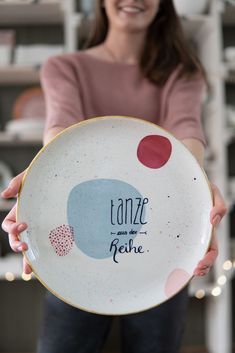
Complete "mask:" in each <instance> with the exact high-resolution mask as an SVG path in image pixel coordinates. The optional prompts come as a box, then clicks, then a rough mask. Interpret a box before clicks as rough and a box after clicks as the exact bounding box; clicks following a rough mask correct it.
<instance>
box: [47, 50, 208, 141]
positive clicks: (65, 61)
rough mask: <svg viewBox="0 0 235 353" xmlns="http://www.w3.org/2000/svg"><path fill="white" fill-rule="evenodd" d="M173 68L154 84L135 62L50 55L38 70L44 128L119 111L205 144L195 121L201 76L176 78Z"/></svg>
mask: <svg viewBox="0 0 235 353" xmlns="http://www.w3.org/2000/svg"><path fill="white" fill-rule="evenodd" d="M178 71H179V70H178V69H176V70H175V71H174V72H173V73H172V74H171V76H170V77H169V78H168V80H167V82H166V83H165V85H164V86H163V87H158V86H157V85H155V84H153V83H151V82H150V81H149V80H148V79H147V78H145V77H144V76H143V74H142V73H141V71H140V69H139V66H138V65H137V64H122V63H114V62H108V61H105V60H102V59H97V58H95V57H93V56H90V55H89V54H87V53H86V52H83V51H78V52H75V53H72V54H64V55H60V56H56V57H51V58H50V59H49V60H47V62H46V63H45V64H44V65H43V67H42V69H41V82H42V87H43V90H44V93H45V97H46V108H47V119H46V131H47V130H48V129H50V128H52V127H54V126H62V127H68V126H70V125H72V124H75V123H77V122H79V121H81V120H83V119H90V118H92V117H97V116H104V115H124V116H132V117H137V118H141V119H144V120H148V121H151V122H153V123H156V124H158V125H160V126H162V127H163V128H165V129H166V130H168V131H169V132H171V133H172V134H173V135H174V136H175V137H176V138H178V139H184V138H190V137H192V138H196V139H199V140H200V141H202V142H203V144H204V145H205V137H204V134H203V131H202V127H201V121H200V120H201V119H200V118H201V102H202V93H203V90H204V86H205V84H204V81H203V79H202V78H201V77H200V78H197V79H193V80H187V79H185V78H178V77H177V76H178Z"/></svg>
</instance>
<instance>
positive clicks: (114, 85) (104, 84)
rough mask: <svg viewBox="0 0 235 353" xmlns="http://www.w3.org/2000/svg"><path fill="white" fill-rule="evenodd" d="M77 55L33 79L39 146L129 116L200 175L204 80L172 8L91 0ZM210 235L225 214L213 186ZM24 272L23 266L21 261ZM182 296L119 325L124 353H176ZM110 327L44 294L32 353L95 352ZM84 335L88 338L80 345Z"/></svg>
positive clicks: (7, 225)
mask: <svg viewBox="0 0 235 353" xmlns="http://www.w3.org/2000/svg"><path fill="white" fill-rule="evenodd" d="M89 46H90V48H89V49H86V50H84V51H80V52H76V53H72V54H65V55H62V56H57V57H52V58H50V59H49V60H48V61H47V62H46V63H45V64H44V66H43V68H42V71H41V82H42V86H43V88H44V92H45V98H46V105H47V120H46V128H45V134H44V143H47V142H49V141H50V140H51V139H52V138H53V137H54V136H55V135H57V134H58V133H59V132H60V131H62V130H63V129H64V128H66V127H68V126H70V125H72V124H74V123H77V122H79V121H81V120H83V119H88V118H92V117H95V116H104V115H126V116H127V115H129V116H134V117H137V118H142V119H146V120H149V121H152V122H154V123H157V124H159V125H161V126H162V127H164V128H165V129H167V130H169V131H170V132H171V133H172V134H174V135H175V136H176V137H177V138H178V139H180V140H181V141H182V142H183V143H184V144H185V145H186V147H187V148H188V149H189V150H190V151H191V152H192V153H193V154H194V155H195V157H196V158H197V159H198V161H199V163H200V164H201V165H203V157H204V146H205V139H204V135H203V132H202V129H201V124H200V108H201V99H202V93H203V90H204V87H205V75H204V72H203V69H202V67H201V65H200V63H199V61H198V60H197V59H196V58H195V57H194V55H193V54H192V53H191V52H190V50H189V48H188V47H187V46H186V44H185V40H184V38H183V34H182V30H181V27H180V22H179V19H178V18H177V15H176V13H175V9H174V6H173V3H172V0H162V1H160V0H139V1H138V0H104V1H102V0H97V1H96V21H95V28H94V32H93V35H92V38H91V40H90V44H89ZM23 174H24V172H23V173H21V174H20V175H18V176H17V177H16V178H14V179H13V180H12V182H11V183H10V185H9V187H8V188H7V189H6V190H5V191H4V192H3V193H2V196H3V197H13V196H15V195H17V193H18V190H19V187H20V184H21V180H22V176H23ZM212 190H213V194H214V200H215V206H214V208H213V209H212V211H211V216H210V219H211V223H212V224H213V225H214V226H216V225H218V224H219V222H220V220H221V218H222V217H223V216H224V214H225V212H226V207H225V204H224V201H223V199H222V197H221V195H220V193H219V191H218V189H217V188H216V187H215V186H214V185H212ZM2 226H3V229H4V230H5V231H6V232H7V233H9V242H10V245H11V247H12V249H13V250H14V251H16V252H17V251H22V250H26V249H27V244H25V243H22V242H21V241H19V240H18V235H19V233H20V232H21V231H23V230H25V229H26V227H27V225H26V224H25V223H22V224H17V223H16V220H15V209H13V210H12V211H11V212H10V213H9V214H8V216H7V217H6V219H5V220H4V222H3V225H2ZM216 256H217V244H216V238H215V234H213V237H212V241H211V244H210V248H209V250H208V252H207V254H206V256H205V257H204V259H202V260H201V261H200V262H199V264H198V266H197V268H196V269H195V271H194V274H195V275H205V274H206V273H207V272H208V271H209V268H210V267H211V266H212V264H213V262H214V260H215V258H216ZM24 271H25V272H26V273H30V272H31V269H30V266H29V265H28V264H27V263H26V262H25V260H24ZM186 304H187V289H184V290H182V291H181V292H180V293H178V294H177V295H176V296H174V297H173V298H172V299H170V300H168V301H167V302H165V303H164V304H162V305H160V306H159V307H157V308H154V309H151V310H148V311H146V312H144V313H140V314H135V315H128V316H122V317H121V318H120V320H121V332H122V339H123V340H122V342H123V352H127V353H132V352H134V353H139V352H146V353H151V352H153V353H163V352H167V353H176V352H179V347H180V342H181V338H182V329H183V323H184V317H185V309H186ZM110 322H111V318H110V317H108V316H102V315H94V314H90V313H86V312H83V311H81V310H79V309H75V308H73V307H71V306H69V305H67V304H65V303H63V302H62V301H60V300H59V299H57V298H56V297H54V296H53V295H52V294H50V293H48V294H47V296H46V302H45V315H44V321H43V326H42V331H41V335H40V339H39V344H38V353H41V352H43V353H54V352H56V353H59V352H63V353H64V352H65V351H68V352H70V353H73V352H79V353H83V352H84V353H85V352H92V353H95V352H100V350H101V347H102V345H103V342H104V339H105V337H106V335H107V332H108V330H109V327H110ZM88 333H89V335H88Z"/></svg>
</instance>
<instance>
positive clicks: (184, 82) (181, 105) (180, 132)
mask: <svg viewBox="0 0 235 353" xmlns="http://www.w3.org/2000/svg"><path fill="white" fill-rule="evenodd" d="M204 92H205V81H204V79H203V78H202V77H201V76H199V75H198V76H197V77H195V78H193V79H187V78H184V77H182V78H178V79H175V80H174V82H173V84H172V85H171V87H170V89H169V90H168V92H167V97H166V104H165V106H166V111H165V114H164V118H163V124H162V126H163V127H164V128H165V129H167V130H168V131H170V132H171V133H172V134H174V135H175V137H176V138H178V139H180V140H182V139H184V138H196V139H199V140H200V141H201V142H202V143H203V144H204V145H206V141H205V135H204V132H203V129H202V124H201V110H202V100H203V93H204Z"/></svg>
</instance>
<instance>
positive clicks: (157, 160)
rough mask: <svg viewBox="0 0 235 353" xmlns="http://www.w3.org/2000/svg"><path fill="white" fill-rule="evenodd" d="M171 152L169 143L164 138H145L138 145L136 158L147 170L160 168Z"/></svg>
mask: <svg viewBox="0 0 235 353" xmlns="http://www.w3.org/2000/svg"><path fill="white" fill-rule="evenodd" d="M171 151H172V145H171V142H170V141H169V140H168V138H166V137H165V136H160V135H149V136H145V137H144V138H143V139H142V140H141V141H140V143H139V145H138V149H137V157H138V159H139V161H140V162H141V163H142V164H143V165H145V166H146V167H148V168H154V169H157V168H161V167H162V166H164V165H165V164H166V163H167V162H168V160H169V158H170V156H171Z"/></svg>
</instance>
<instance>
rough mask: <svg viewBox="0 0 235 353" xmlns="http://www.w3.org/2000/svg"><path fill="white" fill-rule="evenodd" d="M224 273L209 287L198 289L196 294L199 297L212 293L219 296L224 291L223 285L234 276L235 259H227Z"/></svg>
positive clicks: (224, 264)
mask: <svg viewBox="0 0 235 353" xmlns="http://www.w3.org/2000/svg"><path fill="white" fill-rule="evenodd" d="M222 268H223V270H224V274H222V275H220V276H219V277H218V278H217V279H216V281H215V282H214V284H213V285H209V287H207V289H204V288H201V289H198V290H197V291H196V292H195V293H194V296H195V297H196V298H197V299H203V298H204V297H205V296H206V295H212V296H213V297H218V296H219V295H221V293H222V291H223V286H225V284H226V283H227V282H228V281H229V280H230V279H231V278H232V276H233V275H234V273H235V260H232V261H231V260H226V261H225V262H224V263H223V266H222Z"/></svg>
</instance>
